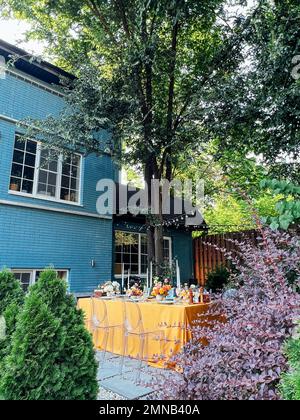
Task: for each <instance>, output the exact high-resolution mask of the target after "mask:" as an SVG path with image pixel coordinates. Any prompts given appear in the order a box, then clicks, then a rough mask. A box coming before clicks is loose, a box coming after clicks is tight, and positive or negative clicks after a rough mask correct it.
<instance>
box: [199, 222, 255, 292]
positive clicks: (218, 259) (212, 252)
mask: <svg viewBox="0 0 300 420" xmlns="http://www.w3.org/2000/svg"><path fill="white" fill-rule="evenodd" d="M257 236H258V233H257V231H255V230H249V231H244V232H237V233H226V234H221V235H208V236H203V237H200V238H197V239H194V261H195V278H196V279H197V280H198V283H200V284H201V285H204V284H205V281H206V279H207V275H208V274H209V273H210V272H211V271H214V270H215V269H216V268H217V267H218V266H221V265H228V262H227V261H226V258H225V255H224V254H223V252H221V251H220V250H219V249H216V247H217V248H221V249H226V250H227V251H234V250H235V249H236V246H235V244H234V243H233V242H232V241H234V240H235V241H236V240H237V241H239V242H241V241H245V240H248V241H249V240H250V241H251V242H253V243H256V242H257V240H256V238H257Z"/></svg>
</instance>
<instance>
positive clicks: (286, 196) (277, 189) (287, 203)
mask: <svg viewBox="0 0 300 420" xmlns="http://www.w3.org/2000/svg"><path fill="white" fill-rule="evenodd" d="M261 188H262V189H266V190H269V191H271V192H273V194H274V195H280V197H281V199H280V200H279V201H278V203H277V204H276V212H277V215H276V216H273V217H267V218H265V222H266V223H268V224H269V225H270V227H271V228H272V229H278V228H280V229H284V230H286V229H288V228H289V227H290V226H291V225H292V224H298V223H299V222H300V187H299V186H298V185H294V184H293V183H292V182H289V181H278V180H276V179H273V180H268V179H266V180H263V181H262V182H261Z"/></svg>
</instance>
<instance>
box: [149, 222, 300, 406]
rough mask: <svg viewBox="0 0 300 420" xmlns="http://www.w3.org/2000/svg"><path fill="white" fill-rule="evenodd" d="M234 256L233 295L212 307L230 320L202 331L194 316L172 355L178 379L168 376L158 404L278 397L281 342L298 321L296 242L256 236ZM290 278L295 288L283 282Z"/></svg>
mask: <svg viewBox="0 0 300 420" xmlns="http://www.w3.org/2000/svg"><path fill="white" fill-rule="evenodd" d="M239 250H240V255H241V256H242V259H238V260H237V259H236V254H235V256H233V255H230V254H229V255H227V257H228V258H229V259H231V260H232V262H233V263H235V265H236V268H237V269H238V274H235V275H234V279H233V280H234V281H235V282H236V284H238V285H239V286H238V288H237V291H236V293H235V294H233V296H234V297H233V298H225V297H221V298H220V300H219V304H218V305H215V306H212V312H213V313H214V314H216V313H218V311H219V312H220V313H223V314H225V315H226V318H227V322H226V323H225V324H224V323H221V322H214V323H212V324H211V325H207V324H203V322H202V324H201V318H199V320H198V322H197V323H198V325H197V326H195V328H194V332H193V337H194V338H193V340H192V341H190V342H189V343H188V344H187V345H186V346H185V348H184V349H183V351H182V353H181V354H179V355H177V356H175V357H174V359H175V361H176V363H177V366H178V367H180V368H181V371H182V373H181V375H180V376H179V377H178V375H176V376H174V377H172V375H168V377H167V380H166V381H165V382H164V383H163V384H162V383H160V384H159V388H160V389H163V392H161V393H160V392H159V391H158V394H159V395H156V398H157V397H158V396H159V397H160V398H162V399H165V400H169V399H170V400H177V399H183V400H277V399H280V394H279V391H278V384H279V380H280V376H281V374H282V373H283V372H284V371H286V370H287V361H286V358H285V355H284V352H283V344H284V342H285V341H286V339H288V338H289V337H291V335H292V332H293V329H294V326H295V320H296V319H297V318H298V317H299V315H300V312H299V310H300V295H299V294H298V293H297V286H299V279H300V267H299V264H300V263H299V262H300V238H299V237H296V236H294V237H291V236H290V235H289V234H287V233H280V232H272V231H270V230H261V233H260V237H259V238H258V245H257V246H254V245H253V244H249V243H246V242H243V243H239ZM291 273H293V275H292V277H293V282H294V283H293V284H292V285H291V284H290V283H289V282H288V281H287V279H288V278H289V277H290V274H291ZM202 321H203V320H202ZM204 337H205V338H207V339H208V340H209V344H208V345H206V346H204V345H202V344H201V338H204Z"/></svg>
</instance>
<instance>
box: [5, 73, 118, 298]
mask: <svg viewBox="0 0 300 420" xmlns="http://www.w3.org/2000/svg"><path fill="white" fill-rule="evenodd" d="M63 106H64V99H63V98H62V97H59V96H58V95H55V94H53V93H51V92H47V91H46V90H44V89H42V88H39V87H38V86H35V85H31V84H30V83H28V82H27V81H24V80H21V79H18V78H16V77H15V76H13V75H10V74H7V76H6V78H5V79H1V78H0V269H1V268H2V267H4V266H5V267H8V268H12V269H25V268H28V269H42V268H44V267H46V266H49V265H53V266H54V267H55V268H57V269H68V270H70V273H69V287H70V290H71V291H73V292H91V291H92V290H94V289H95V287H96V286H97V285H98V284H99V283H100V282H104V281H106V280H108V279H110V278H111V274H112V252H111V249H112V220H111V218H101V217H100V216H99V215H98V214H97V211H96V201H97V197H98V195H97V194H98V193H97V191H96V184H97V181H98V180H99V179H101V178H110V179H115V177H116V173H117V171H116V168H115V165H114V164H113V162H112V160H111V158H110V157H109V156H103V157H96V156H94V155H90V156H88V157H86V158H84V159H83V165H82V174H81V175H82V179H81V181H82V188H81V192H82V197H81V205H75V204H68V203H61V202H55V201H48V200H45V199H38V198H31V197H28V196H26V197H25V196H21V195H16V194H12V193H10V192H9V182H10V173H11V164H12V156H13V148H14V141H15V133H16V132H20V130H19V128H18V127H17V126H16V123H15V122H14V121H15V120H17V121H18V120H22V119H25V118H29V117H30V118H39V119H43V118H45V117H46V116H48V115H56V114H57V113H58V112H59V111H60V110H61V109H62V108H63ZM92 259H94V260H95V263H96V265H95V267H94V268H92V267H91V260H92Z"/></svg>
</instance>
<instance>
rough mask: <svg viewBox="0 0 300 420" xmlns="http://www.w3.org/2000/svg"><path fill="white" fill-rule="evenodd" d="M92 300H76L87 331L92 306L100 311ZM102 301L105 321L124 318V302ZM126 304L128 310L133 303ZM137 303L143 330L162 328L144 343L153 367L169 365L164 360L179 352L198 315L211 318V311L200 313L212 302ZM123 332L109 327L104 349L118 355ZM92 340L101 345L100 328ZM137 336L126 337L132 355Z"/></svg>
mask: <svg viewBox="0 0 300 420" xmlns="http://www.w3.org/2000/svg"><path fill="white" fill-rule="evenodd" d="M93 300H94V303H92V300H91V299H86V298H83V299H79V300H78V308H80V309H82V310H83V311H84V313H85V322H86V327H87V329H88V330H89V331H90V332H91V333H93V331H92V322H91V320H92V317H93V315H92V311H93V307H94V311H95V312H96V314H97V308H98V310H99V313H100V311H101V312H102V306H101V303H100V302H99V299H97V298H93ZM105 304H106V308H107V314H108V323H109V325H121V324H122V323H123V318H124V314H123V313H124V311H123V309H124V306H123V305H124V303H122V301H121V300H118V299H117V300H107V301H105ZM126 304H127V305H133V306H132V310H134V305H136V304H135V303H131V302H128V303H126ZM137 305H139V307H140V311H141V315H142V320H143V326H144V329H145V331H146V332H147V331H152V332H155V331H156V332H157V331H162V333H163V336H162V337H161V338H160V339H158V335H157V334H153V335H152V336H150V337H149V338H150V340H149V341H148V343H147V346H148V348H147V352H146V353H147V356H148V361H149V362H150V363H151V364H153V365H155V366H157V367H166V366H168V367H171V365H169V364H168V362H169V360H170V358H171V357H172V356H173V355H175V354H177V353H178V352H180V350H181V349H182V347H183V346H184V345H185V344H186V343H187V342H188V341H189V340H190V339H191V337H192V331H191V328H192V326H193V324H194V323H195V322H197V320H199V319H201V323H205V321H208V320H209V319H210V320H211V319H213V318H214V316H213V315H211V314H208V315H207V318H206V317H204V316H203V315H204V314H206V313H208V311H209V308H211V305H212V304H195V305H163V304H159V303H157V302H155V301H154V302H153V301H152V302H139V303H138V304H137ZM129 309H130V307H129ZM201 315H202V316H201ZM199 316H200V317H199ZM99 318H100V314H99ZM112 334H113V336H112ZM123 335H124V334H123V331H122V329H121V328H116V329H115V330H114V331H111V332H110V337H109V339H108V342H107V345H106V349H107V351H109V352H112V353H115V354H120V355H121V354H123V352H124V347H123V343H124V341H123ZM93 340H94V344H95V347H96V348H97V349H101V347H103V337H102V336H101V332H100V334H99V332H98V333H95V332H94V334H93ZM139 340H140V339H139V337H137V336H130V337H129V339H128V351H127V354H128V355H130V356H131V357H133V358H135V357H138V354H139V351H140V346H139V342H140V341H139ZM162 356H163V357H162Z"/></svg>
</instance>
